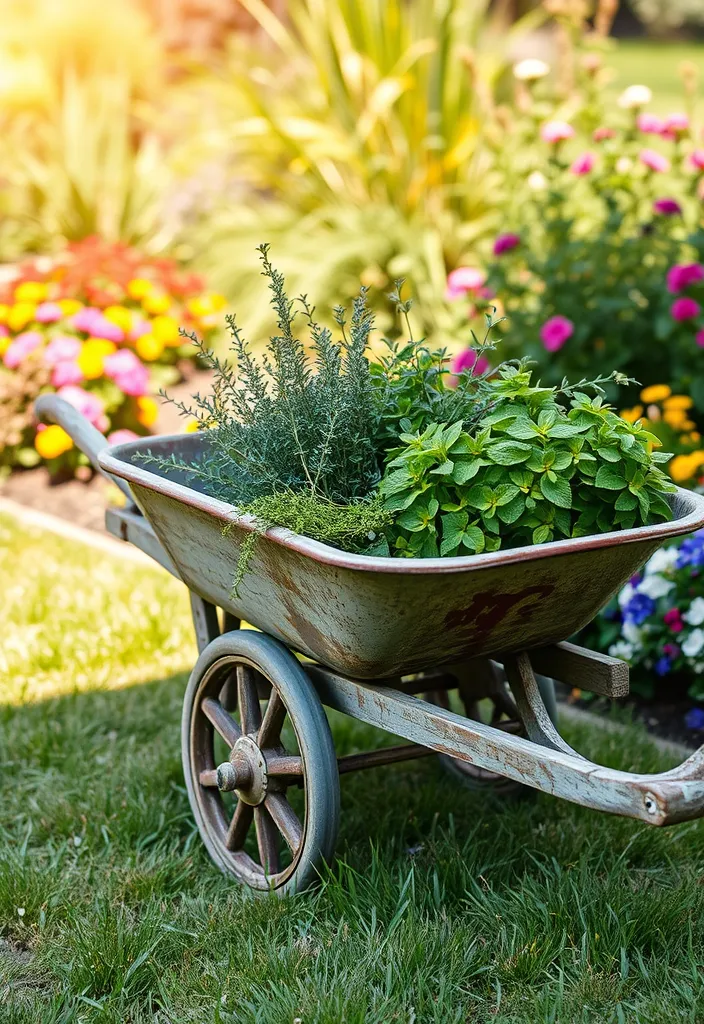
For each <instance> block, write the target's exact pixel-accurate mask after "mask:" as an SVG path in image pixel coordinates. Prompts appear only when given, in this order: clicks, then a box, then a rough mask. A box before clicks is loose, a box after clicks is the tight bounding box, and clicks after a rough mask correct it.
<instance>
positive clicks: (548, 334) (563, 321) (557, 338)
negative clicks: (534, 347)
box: [540, 316, 574, 352]
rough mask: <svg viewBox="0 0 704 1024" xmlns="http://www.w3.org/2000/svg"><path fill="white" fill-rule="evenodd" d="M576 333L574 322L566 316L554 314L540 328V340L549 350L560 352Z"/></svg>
mask: <svg viewBox="0 0 704 1024" xmlns="http://www.w3.org/2000/svg"><path fill="white" fill-rule="evenodd" d="M573 334H574V324H573V323H572V321H571V320H568V319H567V317H566V316H552V317H550V319H549V320H546V321H545V323H544V324H543V326H542V327H541V328H540V340H541V341H542V343H543V346H544V347H545V349H546V351H547V352H558V351H559V350H560V349H561V348H562V346H563V345H564V344H565V342H566V341H567V339H568V338H571V337H572V335H573Z"/></svg>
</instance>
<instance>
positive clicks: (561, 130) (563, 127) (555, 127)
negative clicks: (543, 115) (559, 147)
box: [540, 121, 574, 143]
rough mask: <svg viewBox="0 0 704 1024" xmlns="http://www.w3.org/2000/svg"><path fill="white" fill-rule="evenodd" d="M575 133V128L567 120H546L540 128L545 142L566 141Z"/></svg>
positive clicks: (541, 136)
mask: <svg viewBox="0 0 704 1024" xmlns="http://www.w3.org/2000/svg"><path fill="white" fill-rule="evenodd" d="M573 135H574V128H573V127H572V125H571V124H568V123H567V121H546V122H545V124H544V125H542V126H541V128H540V138H541V139H542V140H543V142H553V143H554V142H564V140H565V139H571V138H572V136H573Z"/></svg>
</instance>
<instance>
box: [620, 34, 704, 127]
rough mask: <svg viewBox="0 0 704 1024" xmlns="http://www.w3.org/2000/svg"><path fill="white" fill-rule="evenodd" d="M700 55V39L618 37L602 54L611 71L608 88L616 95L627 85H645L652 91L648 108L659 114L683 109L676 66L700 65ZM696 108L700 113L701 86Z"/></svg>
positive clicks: (702, 54)
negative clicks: (612, 46) (614, 44)
mask: <svg viewBox="0 0 704 1024" xmlns="http://www.w3.org/2000/svg"><path fill="white" fill-rule="evenodd" d="M703 58H704V45H703V44H701V43H699V44H698V43H662V42H656V41H654V40H648V39H643V40H641V39H638V40H635V39H631V40H621V41H619V42H618V43H617V44H616V46H615V47H614V48H613V49H612V50H609V52H608V54H607V55H606V58H605V63H606V64H607V66H608V67H610V68H613V70H614V72H615V75H614V79H613V81H612V82H611V84H610V89H609V91H610V92H612V93H613V94H614V95H618V94H619V93H621V92H623V90H624V89H625V88H626V86H628V85H635V84H638V85H647V86H649V88H650V89H652V91H653V100H652V103H651V104H649V109H652V110H654V111H656V112H657V113H659V114H668V113H672V112H673V111H675V110H684V109H685V103H684V92H683V88H682V79H681V77H680V66H681V65H682V64H683V63H684V62H685V61H689V62H690V63H692V64H694V65H695V66H696V67H698V68H699V69H700V74H701V68H702V61H703ZM699 96H700V100H699V104H698V109H699V113H700V114H701V86H700V89H699Z"/></svg>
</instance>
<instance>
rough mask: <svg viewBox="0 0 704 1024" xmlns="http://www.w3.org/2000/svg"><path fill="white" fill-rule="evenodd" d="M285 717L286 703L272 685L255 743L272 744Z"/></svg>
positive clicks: (261, 744) (270, 745) (264, 745)
mask: <svg viewBox="0 0 704 1024" xmlns="http://www.w3.org/2000/svg"><path fill="white" fill-rule="evenodd" d="M285 718H286V705H285V704H284V702H283V701H282V700H281V697H280V696H279V694H278V691H277V690H275V689H274V687H273V686H272V688H271V696H270V697H269V703H268V704H267V706H266V711H265V712H264V718H263V719H262V725H261V728H260V730H259V736H258V737H257V743H258V744H259V746H260V747H273V746H274V744H275V741H276V740H277V739H278V738H279V736H280V735H281V729H282V728H283V724H284V719H285Z"/></svg>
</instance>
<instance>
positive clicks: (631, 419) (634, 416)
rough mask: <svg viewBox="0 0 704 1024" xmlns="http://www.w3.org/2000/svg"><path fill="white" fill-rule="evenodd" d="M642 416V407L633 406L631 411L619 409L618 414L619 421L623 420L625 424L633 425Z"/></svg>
mask: <svg viewBox="0 0 704 1024" xmlns="http://www.w3.org/2000/svg"><path fill="white" fill-rule="evenodd" d="M642 415H643V406H642V405H634V406H633V408H632V409H621V412H620V413H619V416H620V417H621V419H622V420H625V421H626V423H635V421H636V420H639V419H640V418H641V416H642Z"/></svg>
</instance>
